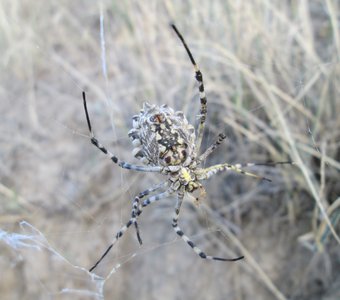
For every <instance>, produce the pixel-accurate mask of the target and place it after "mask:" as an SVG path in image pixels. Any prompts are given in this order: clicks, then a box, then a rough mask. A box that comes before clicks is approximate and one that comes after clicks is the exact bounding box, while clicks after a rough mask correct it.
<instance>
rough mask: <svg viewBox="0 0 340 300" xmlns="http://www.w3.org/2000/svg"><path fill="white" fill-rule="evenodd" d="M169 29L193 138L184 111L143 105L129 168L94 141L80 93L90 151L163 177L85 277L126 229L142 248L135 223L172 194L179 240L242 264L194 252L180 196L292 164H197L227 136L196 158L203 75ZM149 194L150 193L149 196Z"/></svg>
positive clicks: (199, 193) (204, 111)
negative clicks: (187, 94)
mask: <svg viewBox="0 0 340 300" xmlns="http://www.w3.org/2000/svg"><path fill="white" fill-rule="evenodd" d="M171 27H172V29H173V30H174V32H175V33H176V35H177V37H178V38H179V39H180V41H181V42H182V44H183V46H184V48H185V50H186V52H187V54H188V56H189V59H190V61H191V63H192V65H193V66H194V70H195V78H196V80H197V82H198V89H199V98H200V114H199V125H198V130H197V137H196V134H195V128H194V126H192V125H191V124H189V122H188V120H187V119H186V117H185V116H184V114H183V112H181V111H174V110H173V109H172V108H170V107H168V106H167V105H166V104H163V105H161V106H157V105H150V104H149V103H144V105H143V108H142V109H141V110H140V112H139V114H138V115H135V116H133V117H132V125H133V128H132V129H131V130H130V131H129V133H128V136H129V137H130V138H131V140H132V144H133V146H134V149H133V151H132V153H133V155H134V156H135V157H136V158H137V159H139V160H140V161H141V162H142V163H143V164H144V165H134V164H130V163H127V162H125V161H122V160H120V159H119V158H118V157H117V156H115V155H114V154H113V153H111V152H110V151H109V150H107V148H106V147H105V146H103V145H102V144H101V143H100V142H99V141H98V140H97V138H96V137H95V136H94V133H93V131H92V125H91V121H90V117H89V113H88V110H87V105H86V96H85V92H83V94H82V95H83V103H84V110H85V115H86V120H87V125H88V128H89V132H90V135H91V143H92V144H93V145H94V146H96V147H97V148H98V149H99V150H100V151H102V152H103V153H104V154H105V155H106V156H107V157H108V158H110V159H111V160H112V162H113V163H115V164H117V165H118V166H120V167H121V168H123V169H128V170H135V171H140V172H154V173H160V174H164V175H166V176H167V177H168V178H167V180H166V181H164V182H162V183H160V184H158V185H156V186H154V187H152V188H149V189H146V190H145V191H143V192H141V193H139V194H138V195H137V196H136V197H135V198H134V201H133V205H132V210H131V218H130V219H129V221H128V222H127V223H126V224H125V225H124V226H123V227H122V228H121V229H120V230H119V231H118V232H117V234H116V235H115V237H114V239H113V241H112V243H111V244H110V245H109V247H108V248H107V249H106V251H105V252H104V254H103V255H102V256H101V257H100V258H99V260H98V261H97V262H96V263H95V264H94V265H93V266H92V267H91V268H90V270H89V271H90V272H92V271H93V270H94V269H95V268H96V267H97V266H98V265H99V263H100V262H101V261H102V260H103V258H104V257H105V256H106V255H107V254H108V252H109V251H110V250H111V248H112V247H113V245H114V244H115V243H116V242H117V241H118V240H119V239H120V238H121V237H122V236H123V234H124V233H125V232H126V231H127V229H128V228H129V227H130V226H131V225H133V226H134V227H135V230H136V236H137V239H138V242H139V244H140V245H142V239H141V237H140V232H139V227H138V223H137V220H138V218H139V216H140V215H141V214H142V212H143V209H144V208H145V207H146V206H148V205H149V204H151V203H154V202H156V201H159V200H162V199H164V198H167V197H169V196H171V195H173V194H176V195H177V202H176V205H175V211H174V215H173V218H172V227H173V229H174V231H175V232H176V234H177V235H178V236H180V237H181V238H182V239H183V240H184V241H185V242H186V243H187V244H188V245H189V246H190V247H191V248H192V249H193V250H194V252H195V253H196V254H197V255H198V256H199V257H200V258H202V259H208V260H217V261H238V260H241V259H243V258H244V256H239V257H235V258H222V257H216V256H210V255H207V254H206V253H205V252H203V251H202V250H201V249H200V248H198V247H197V246H196V245H195V244H194V243H193V242H192V241H191V239H190V238H189V237H188V236H187V235H185V234H184V232H183V231H182V229H181V228H180V227H179V225H178V218H179V212H180V209H181V205H182V202H183V199H184V195H185V194H191V195H193V196H194V197H195V199H196V200H198V199H199V198H200V197H201V196H202V195H203V194H205V190H204V188H203V186H202V184H201V181H202V180H206V179H209V178H210V177H212V176H213V175H215V174H216V173H218V172H222V171H226V170H229V171H234V172H238V173H241V174H244V175H248V176H252V177H255V178H258V179H261V180H267V181H270V179H268V178H265V177H261V176H259V175H256V174H253V173H250V172H246V171H244V170H243V169H242V168H244V167H250V166H254V165H276V164H287V163H291V162H268V163H245V164H235V165H231V164H229V163H222V164H217V165H214V166H211V167H208V168H203V167H200V165H201V164H202V162H203V161H204V160H205V159H206V158H207V157H208V156H209V155H210V154H211V153H213V152H214V150H215V149H216V148H217V147H218V146H219V145H220V144H221V143H222V141H223V140H224V139H225V138H226V136H225V135H224V134H223V133H220V134H219V136H218V138H217V140H216V141H215V142H214V143H213V144H212V145H211V146H210V147H208V148H207V149H206V150H205V151H204V152H203V153H202V154H200V149H201V143H202V138H203V132H204V127H205V122H206V116H207V98H206V95H205V91H204V85H203V76H202V73H201V71H200V69H199V67H198V65H197V64H196V62H195V60H194V58H193V56H192V54H191V52H190V50H189V47H188V46H187V44H186V42H185V40H184V38H183V36H182V35H181V33H180V32H179V31H178V29H177V28H176V26H175V25H174V24H171ZM156 192H157V193H156ZM152 193H155V194H153V195H150V194H152Z"/></svg>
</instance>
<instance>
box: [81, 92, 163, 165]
mask: <svg viewBox="0 0 340 300" xmlns="http://www.w3.org/2000/svg"><path fill="white" fill-rule="evenodd" d="M83 102H84V110H85V115H86V120H87V125H88V127H89V131H90V134H91V143H92V144H93V145H95V146H96V147H97V148H98V149H99V150H100V151H102V152H103V153H104V154H105V155H106V156H107V157H108V158H110V159H111V160H112V161H113V162H114V163H115V164H117V165H119V166H120V167H121V168H123V169H129V170H135V171H141V172H161V171H162V168H161V167H150V166H136V165H133V164H129V163H127V162H125V161H122V160H120V159H119V158H118V157H117V156H115V155H114V154H113V153H111V152H110V151H109V150H107V149H106V147H105V146H103V145H102V144H101V143H100V142H99V141H98V140H97V139H96V137H95V136H94V133H93V131H92V125H91V121H90V116H89V113H88V110H87V105H86V96H85V92H83Z"/></svg>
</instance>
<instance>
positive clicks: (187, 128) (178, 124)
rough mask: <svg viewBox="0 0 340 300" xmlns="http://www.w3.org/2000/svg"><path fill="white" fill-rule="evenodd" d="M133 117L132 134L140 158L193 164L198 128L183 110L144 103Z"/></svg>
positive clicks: (156, 162) (161, 163) (146, 161)
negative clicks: (190, 122)
mask: <svg viewBox="0 0 340 300" xmlns="http://www.w3.org/2000/svg"><path fill="white" fill-rule="evenodd" d="M132 120H133V121H132V125H133V129H131V130H130V132H129V137H130V138H131V139H132V143H133V145H134V146H135V148H134V149H133V151H132V152H133V154H134V156H135V157H136V158H138V159H140V160H141V161H142V162H143V163H144V164H146V165H150V166H176V165H184V166H187V165H188V164H190V162H191V160H192V159H193V158H194V157H193V156H194V154H195V129H194V127H193V126H192V125H190V124H189V123H188V121H187V119H186V117H185V116H184V114H183V112H181V111H176V112H175V111H174V110H173V109H172V108H170V107H168V106H167V105H161V106H157V105H150V104H148V103H144V105H143V109H142V110H141V111H140V113H139V115H135V116H133V118H132Z"/></svg>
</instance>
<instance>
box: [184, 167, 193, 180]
mask: <svg viewBox="0 0 340 300" xmlns="http://www.w3.org/2000/svg"><path fill="white" fill-rule="evenodd" d="M181 175H182V177H183V179H184V180H185V181H186V182H190V181H192V177H191V175H190V173H189V172H188V171H187V169H185V168H182V169H181Z"/></svg>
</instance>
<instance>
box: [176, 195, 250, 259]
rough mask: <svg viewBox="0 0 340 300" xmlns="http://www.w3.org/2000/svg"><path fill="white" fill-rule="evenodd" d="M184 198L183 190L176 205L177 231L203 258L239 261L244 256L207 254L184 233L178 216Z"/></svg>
mask: <svg viewBox="0 0 340 300" xmlns="http://www.w3.org/2000/svg"><path fill="white" fill-rule="evenodd" d="M183 198H184V192H183V191H182V190H181V191H179V192H178V194H177V203H176V207H175V213H174V216H173V219H172V227H173V229H174V230H175V232H176V233H177V234H178V235H179V236H180V237H181V238H182V239H183V240H184V241H185V242H186V243H187V244H188V245H189V246H190V247H191V248H192V249H193V250H194V251H195V253H196V254H197V255H198V256H199V257H201V258H203V259H210V260H220V261H237V260H240V259H243V258H244V256H239V257H236V258H222V257H216V256H210V255H207V254H205V253H204V252H203V251H202V250H201V249H200V248H198V247H197V246H196V245H195V244H194V243H193V241H191V240H190V238H189V237H188V236H187V235H185V234H184V232H183V231H182V229H181V228H180V227H179V226H178V218H179V212H180V209H181V205H182V202H183Z"/></svg>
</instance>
